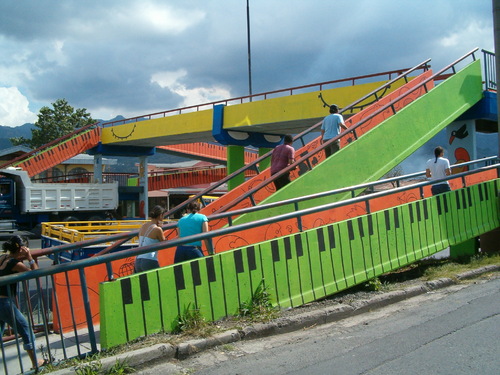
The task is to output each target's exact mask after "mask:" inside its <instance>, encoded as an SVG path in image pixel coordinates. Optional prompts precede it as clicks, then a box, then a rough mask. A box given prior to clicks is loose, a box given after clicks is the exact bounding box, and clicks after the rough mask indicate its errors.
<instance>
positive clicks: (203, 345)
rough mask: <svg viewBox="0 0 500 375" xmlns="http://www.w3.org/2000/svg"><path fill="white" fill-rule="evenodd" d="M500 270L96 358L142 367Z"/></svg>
mask: <svg viewBox="0 0 500 375" xmlns="http://www.w3.org/2000/svg"><path fill="white" fill-rule="evenodd" d="M498 271H500V265H491V266H485V267H481V268H478V269H475V270H471V271H467V272H464V273H461V274H457V275H455V277H453V278H442V279H438V280H433V281H427V282H421V283H417V284H415V285H412V286H411V287H408V288H406V289H401V290H395V291H391V292H386V293H382V294H377V295H375V296H373V297H371V298H368V299H364V300H358V301H356V303H355V304H353V305H347V304H337V305H335V306H329V307H325V308H317V309H314V310H310V311H307V312H304V313H301V314H295V315H291V316H286V317H283V318H278V319H276V320H274V321H272V322H270V323H258V324H253V325H249V326H246V327H244V328H242V329H241V330H237V329H232V330H228V331H225V332H222V333H219V334H216V335H214V336H211V337H208V338H202V339H195V340H187V341H184V342H181V343H179V344H177V345H172V344H168V343H163V344H155V345H152V346H150V347H147V348H142V349H138V350H133V351H129V352H126V353H122V354H119V355H116V356H111V357H106V358H102V359H100V362H101V364H102V370H104V371H106V370H108V369H110V368H111V367H112V366H113V365H115V364H116V363H117V361H118V362H122V363H123V362H125V363H126V364H127V365H128V366H130V367H132V368H141V369H145V368H147V367H148V365H151V366H152V365H156V364H158V363H159V362H167V361H169V360H172V359H185V358H187V357H189V356H190V355H193V354H196V353H199V352H202V351H204V350H208V349H211V348H214V347H216V346H219V345H224V344H229V343H234V342H237V341H241V340H252V339H256V338H262V337H267V336H271V335H279V334H283V333H288V332H293V331H297V330H301V329H303V328H306V327H311V326H314V325H321V324H326V323H332V322H335V321H338V320H341V319H344V318H346V317H350V316H354V315H357V314H362V313H365V312H368V311H371V310H373V309H377V308H381V307H384V306H387V305H390V304H394V303H397V302H400V301H402V300H405V299H408V298H412V297H415V296H418V295H421V294H425V293H429V292H432V291H434V290H437V289H441V288H446V287H449V286H452V285H454V284H457V283H459V282H460V281H462V280H466V279H474V278H477V277H479V276H481V275H483V274H485V273H491V272H498ZM74 373H75V368H74V367H70V368H65V369H61V370H57V371H53V372H51V374H55V375H66V374H68V375H69V374H74Z"/></svg>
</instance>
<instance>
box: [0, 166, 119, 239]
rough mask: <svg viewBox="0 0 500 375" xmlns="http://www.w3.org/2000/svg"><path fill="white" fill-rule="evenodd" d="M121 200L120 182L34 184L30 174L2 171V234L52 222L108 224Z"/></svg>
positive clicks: (0, 220) (0, 176)
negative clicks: (109, 215) (108, 212)
mask: <svg viewBox="0 0 500 375" xmlns="http://www.w3.org/2000/svg"><path fill="white" fill-rule="evenodd" d="M118 199H119V198H118V182H113V183H33V182H32V181H31V180H30V178H29V176H28V173H27V172H26V171H23V170H21V169H17V168H7V169H0V232H6V231H9V232H12V231H15V230H19V229H22V230H31V229H32V228H34V227H35V226H36V225H37V224H40V223H42V222H49V221H81V220H105V219H106V212H107V211H113V210H115V209H116V208H117V207H118V203H119V201H118Z"/></svg>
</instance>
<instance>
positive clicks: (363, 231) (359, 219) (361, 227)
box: [358, 217, 365, 238]
mask: <svg viewBox="0 0 500 375" xmlns="http://www.w3.org/2000/svg"><path fill="white" fill-rule="evenodd" d="M358 228H359V234H360V236H361V238H363V237H364V236H365V230H364V228H363V219H362V218H361V217H358Z"/></svg>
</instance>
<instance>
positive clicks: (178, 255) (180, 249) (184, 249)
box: [174, 245, 203, 263]
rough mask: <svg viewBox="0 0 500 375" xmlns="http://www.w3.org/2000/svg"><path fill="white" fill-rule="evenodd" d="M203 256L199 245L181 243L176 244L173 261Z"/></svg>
mask: <svg viewBox="0 0 500 375" xmlns="http://www.w3.org/2000/svg"><path fill="white" fill-rule="evenodd" d="M196 258H203V253H202V252H201V249H200V247H199V246H191V245H183V246H177V249H176V250H175V257H174V263H180V262H185V261H186V260H191V259H196Z"/></svg>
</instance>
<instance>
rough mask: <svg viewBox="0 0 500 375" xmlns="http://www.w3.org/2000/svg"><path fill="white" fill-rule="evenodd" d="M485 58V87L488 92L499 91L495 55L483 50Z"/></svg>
mask: <svg viewBox="0 0 500 375" xmlns="http://www.w3.org/2000/svg"><path fill="white" fill-rule="evenodd" d="M481 52H483V56H484V86H485V89H486V90H494V91H496V90H497V72H496V60H495V53H494V52H490V51H487V50H485V49H482V50H481Z"/></svg>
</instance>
